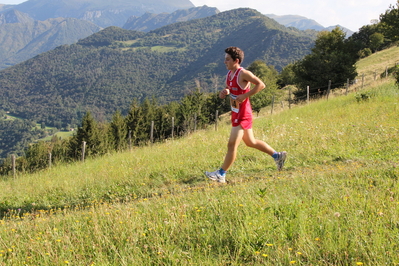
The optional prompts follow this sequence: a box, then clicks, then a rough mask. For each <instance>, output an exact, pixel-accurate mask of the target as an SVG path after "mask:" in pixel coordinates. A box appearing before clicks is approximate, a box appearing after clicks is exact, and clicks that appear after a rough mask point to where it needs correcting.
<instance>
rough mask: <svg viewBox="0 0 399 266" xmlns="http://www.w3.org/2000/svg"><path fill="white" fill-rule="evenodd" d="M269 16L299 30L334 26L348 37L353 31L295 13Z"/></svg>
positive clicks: (331, 27) (320, 29)
mask: <svg viewBox="0 0 399 266" xmlns="http://www.w3.org/2000/svg"><path fill="white" fill-rule="evenodd" d="M266 16H268V17H269V18H272V19H274V20H275V21H277V22H278V23H280V24H282V25H284V26H286V27H294V28H297V29H300V30H316V31H323V30H328V31H331V30H333V29H335V27H340V28H341V29H342V30H343V31H344V32H345V33H346V36H347V37H349V36H351V35H352V34H353V33H354V32H353V31H351V30H349V29H347V28H345V27H343V26H340V25H336V26H330V27H327V28H326V27H324V26H322V25H321V24H319V23H318V22H316V21H315V20H313V19H308V18H306V17H302V16H297V15H283V16H277V15H274V14H267V15H266Z"/></svg>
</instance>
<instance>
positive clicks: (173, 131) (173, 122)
mask: <svg viewBox="0 0 399 266" xmlns="http://www.w3.org/2000/svg"><path fill="white" fill-rule="evenodd" d="M174 134H175V118H174V117H172V139H173V135H174Z"/></svg>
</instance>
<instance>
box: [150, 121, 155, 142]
mask: <svg viewBox="0 0 399 266" xmlns="http://www.w3.org/2000/svg"><path fill="white" fill-rule="evenodd" d="M150 141H151V144H152V143H154V121H151V135H150Z"/></svg>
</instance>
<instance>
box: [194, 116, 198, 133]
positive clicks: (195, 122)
mask: <svg viewBox="0 0 399 266" xmlns="http://www.w3.org/2000/svg"><path fill="white" fill-rule="evenodd" d="M196 131H197V113H195V114H194V132H196Z"/></svg>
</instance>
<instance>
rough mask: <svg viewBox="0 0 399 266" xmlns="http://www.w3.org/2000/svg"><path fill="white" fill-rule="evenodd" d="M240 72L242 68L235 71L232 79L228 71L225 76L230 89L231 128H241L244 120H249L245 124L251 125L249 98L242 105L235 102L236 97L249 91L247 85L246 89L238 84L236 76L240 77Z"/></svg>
mask: <svg viewBox="0 0 399 266" xmlns="http://www.w3.org/2000/svg"><path fill="white" fill-rule="evenodd" d="M241 70H243V68H242V67H240V68H239V69H237V70H236V72H235V73H234V76H233V77H231V76H230V75H231V70H230V71H229V72H228V73H227V76H226V85H227V86H229V87H230V94H229V95H230V104H231V122H232V123H233V126H238V125H242V126H243V124H242V121H244V120H250V121H247V122H250V123H251V124H252V107H251V103H250V102H249V98H246V99H245V100H244V101H243V102H242V103H238V102H237V101H235V99H236V97H237V96H238V95H241V94H244V93H246V92H248V91H249V90H250V86H249V84H248V86H247V87H246V88H241V86H240V84H239V83H238V76H239V75H240V73H241ZM243 128H244V129H245V127H244V126H243Z"/></svg>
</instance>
